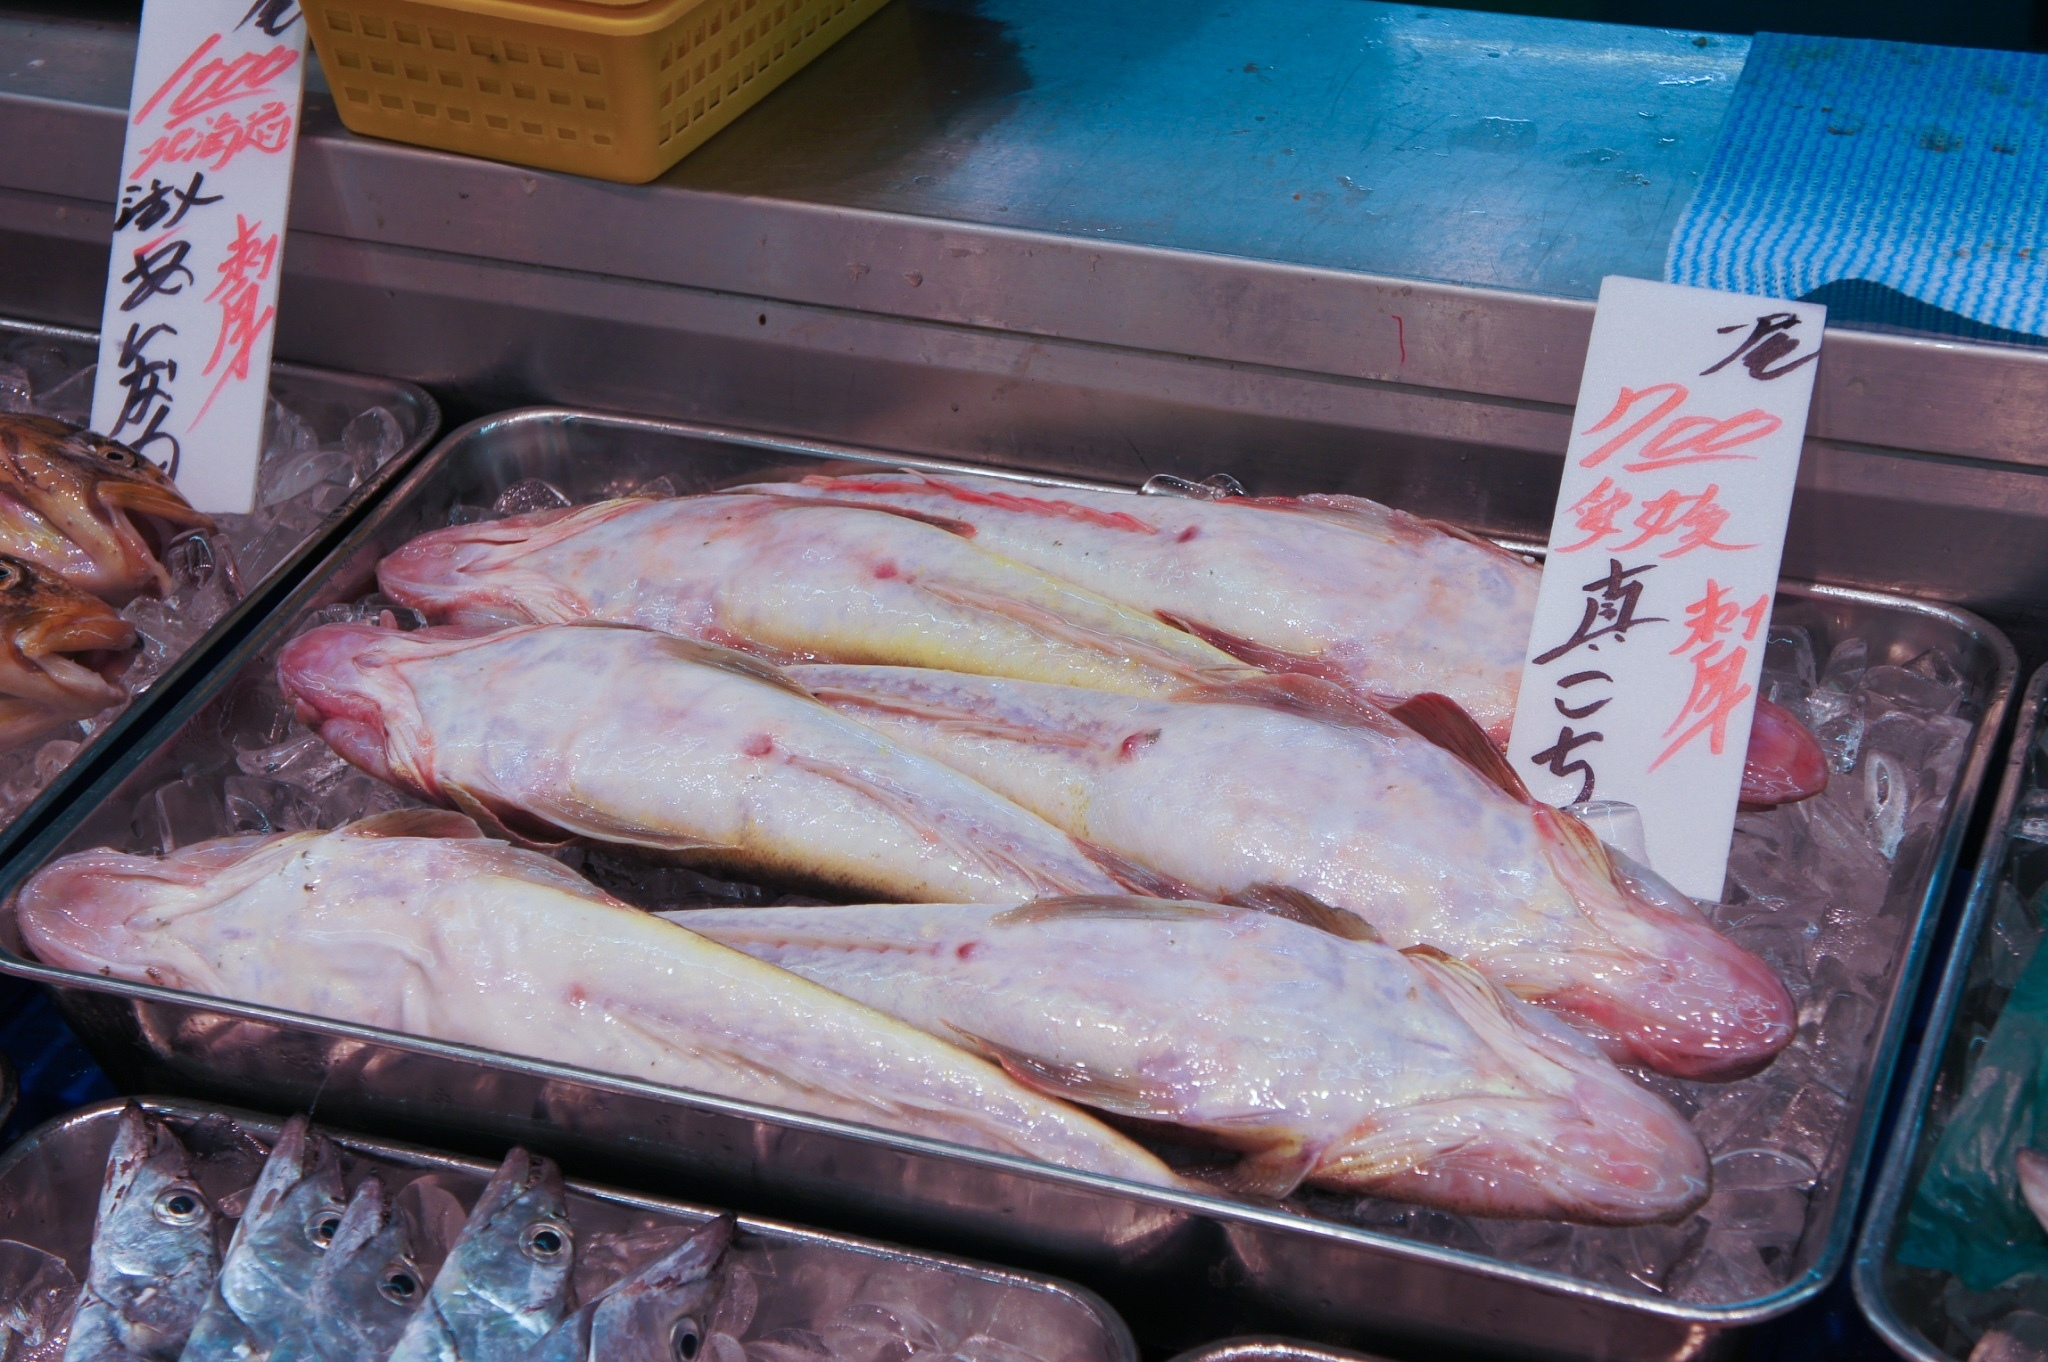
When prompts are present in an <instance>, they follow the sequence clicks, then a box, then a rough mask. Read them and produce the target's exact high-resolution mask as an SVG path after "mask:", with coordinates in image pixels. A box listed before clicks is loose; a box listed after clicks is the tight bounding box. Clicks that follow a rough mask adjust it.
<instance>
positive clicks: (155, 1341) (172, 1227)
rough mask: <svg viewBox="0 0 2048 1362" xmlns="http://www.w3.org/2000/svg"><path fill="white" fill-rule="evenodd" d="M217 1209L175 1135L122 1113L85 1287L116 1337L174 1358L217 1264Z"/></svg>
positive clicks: (132, 1107) (153, 1121)
mask: <svg viewBox="0 0 2048 1362" xmlns="http://www.w3.org/2000/svg"><path fill="white" fill-rule="evenodd" d="M218 1218H219V1217H218V1213H217V1212H216V1211H215V1209H214V1206H213V1203H212V1202H211V1201H209V1200H208V1199H207V1196H206V1193H205V1192H204V1191H202V1190H200V1186H199V1181H198V1179H197V1178H195V1177H194V1176H193V1172H192V1157H191V1155H190V1154H189V1153H187V1152H186V1149H185V1146H184V1144H183V1143H182V1142H180V1141H179V1139H178V1137H177V1135H176V1133H175V1132H173V1131H172V1130H171V1128H170V1127H169V1126H168V1125H167V1124H165V1123H164V1122H163V1121H161V1120H159V1119H157V1118H156V1117H154V1116H152V1115H150V1114H149V1113H148V1112H146V1111H144V1110H143V1109H142V1108H141V1107H140V1106H138V1105H136V1104H135V1103H132V1102H131V1103H129V1105H128V1106H127V1107H126V1108H124V1109H123V1110H122V1112H121V1117H120V1120H119V1122H118V1123H117V1124H116V1126H115V1131H114V1144H113V1148H112V1150H111V1151H110V1152H109V1153H108V1155H107V1171H106V1181H105V1182H104V1183H103V1184H102V1187H101V1190H100V1206H99V1216H98V1218H97V1220H95V1222H94V1224H93V1239H92V1265H91V1267H90V1269H89V1272H88V1277H87V1284H88V1286H89V1287H90V1288H91V1290H92V1291H93V1292H94V1293H95V1294H96V1295H97V1296H98V1297H99V1298H100V1299H101V1300H103V1301H105V1302H107V1303H108V1304H109V1305H111V1306H112V1307H113V1308H114V1310H115V1312H116V1313H117V1315H118V1317H119V1321H120V1323H119V1326H118V1330H119V1332H120V1333H121V1334H122V1335H123V1336H124V1337H123V1341H124V1342H125V1343H126V1344H127V1345H128V1346H129V1347H130V1349H131V1350H132V1351H134V1352H136V1353H139V1354H142V1355H145V1356H175V1355H176V1354H177V1352H178V1349H179V1348H180V1347H182V1346H183V1342H184V1334H185V1333H186V1332H188V1331H189V1330H190V1329H191V1327H192V1320H193V1317H194V1316H195V1315H196V1314H197V1312H198V1305H199V1302H200V1301H201V1300H202V1299H203V1298H204V1297H205V1294H206V1291H207V1289H208V1288H209V1287H210V1286H211V1285H212V1283H213V1278H214V1274H215V1272H216V1271H217V1270H218V1268H219V1266H220V1250H219V1247H218V1242H217V1240H216V1238H215V1230H216V1224H217V1221H218Z"/></svg>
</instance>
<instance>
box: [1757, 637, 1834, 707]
mask: <svg viewBox="0 0 2048 1362" xmlns="http://www.w3.org/2000/svg"><path fill="white" fill-rule="evenodd" d="M1764 674H1765V675H1766V676H1769V677H1770V678H1772V680H1773V681H1774V682H1775V681H1782V682H1784V683H1786V684H1787V685H1789V686H1790V687H1793V688H1796V689H1798V690H1799V691H1801V692H1802V693H1803V692H1805V691H1809V690H1812V689H1813V688H1814V687H1815V686H1817V685H1819V684H1820V675H1819V671H1818V669H1817V668H1816V667H1815V665H1814V660H1813V635H1811V634H1809V633H1807V632H1806V630H1804V629H1781V628H1778V627H1777V626H1775V625H1774V626H1772V628H1771V631H1770V635H1769V642H1767V643H1766V644H1765V645H1764Z"/></svg>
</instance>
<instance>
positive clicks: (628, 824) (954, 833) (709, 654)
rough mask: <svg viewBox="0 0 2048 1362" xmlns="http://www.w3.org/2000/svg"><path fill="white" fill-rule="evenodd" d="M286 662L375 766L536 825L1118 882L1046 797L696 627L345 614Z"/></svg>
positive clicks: (927, 886) (938, 870)
mask: <svg viewBox="0 0 2048 1362" xmlns="http://www.w3.org/2000/svg"><path fill="white" fill-rule="evenodd" d="M278 679H279V681H280V683H281V684H282V685H283V687H284V690H285V693H286V694H287V695H289V696H291V697H292V698H293V699H294V701H295V702H296V704H297V706H298V710H299V715H300V717H301V718H302V719H303V720H304V721H305V722H306V723H307V724H308V725H309V726H312V727H314V728H315V729H317V731H318V732H319V733H320V735H321V737H323V738H325V739H326V740H327V743H328V745H329V746H331V747H333V748H334V750H335V751H337V752H339V753H340V754H341V755H342V756H344V757H346V758H348V760H350V761H352V762H354V763H355V764H356V765H357V766H360V767H362V768H363V769H364V770H366V771H368V772H370V773H371V774H372V775H375V776H377V777H379V778H380V779H383V780H387V781H390V782H391V783H393V784H395V785H398V786H401V787H402V788H405V789H408V790H412V791H415V792H416V793H418V794H420V795H421V796H422V797H424V798H427V799H431V800H436V801H439V802H442V803H448V804H453V805H455V806H456V807H458V808H461V809H462V810H464V811H465V812H469V813H472V814H474V815H477V816H479V817H480V818H482V819H484V820H495V821H496V822H497V823H498V824H500V825H502V826H504V827H506V828H510V829H513V830H515V831H517V832H519V833H521V834H523V835H526V836H527V837H528V838H529V839H531V840H536V841H538V840H545V839H546V838H548V837H550V836H552V837H556V838H559V837H561V836H564V835H570V836H585V837H591V838H595V839H597V840H600V841H606V842H614V843H623V844H627V845H631V846H639V847H649V848H654V849H658V850H662V851H667V852H672V853H678V854H683V855H686V856H688V857H689V858H691V859H693V860H696V861H699V862H707V863H713V864H717V865H721V866H724V867H728V868H731V869H735V870H739V871H742V872H750V873H758V874H766V875H771V876H783V877H798V878H802V879H805V880H812V881H822V882H827V883H831V884H834V885H839V886H844V887H846V888H848V889H851V890H852V891H854V892H856V893H858V892H867V893H873V894H877V895H880V896H885V897H889V898H908V899H944V900H949V901H951V900H964V901H972V902H996V901H1010V902H1014V901H1016V900H1018V899H1020V898H1030V897H1033V896H1035V895H1039V894H1071V893H1080V894H1092V893H1116V892H1119V884H1120V881H1118V880H1116V879H1113V878H1112V877H1111V875H1110V874H1109V873H1108V872H1107V871H1105V870H1104V869H1103V868H1102V865H1101V864H1098V862H1097V860H1094V859H1090V854H1089V852H1088V851H1087V850H1086V849H1084V848H1082V847H1080V846H1078V845H1076V844H1075V842H1074V841H1073V840H1072V839H1071V838H1069V837H1068V836H1067V835H1066V834H1065V833H1062V832H1060V831H1059V830H1058V829H1056V828H1053V827H1051V826H1049V825H1048V824H1046V823H1045V821H1044V820H1042V819H1040V818H1039V817H1037V816H1036V815H1034V814H1030V813H1027V812H1025V811H1024V810H1023V809H1020V808H1018V807H1017V806H1016V805H1015V804H1012V803H1011V802H1010V801H1009V800H1007V799H1004V798H1003V797H1002V796H1001V795H998V794H994V793H992V792H991V791H989V790H988V789H986V788H985V787H983V786H981V785H979V784H977V783H975V782H974V781H972V780H969V779H967V778H965V777H963V776H961V775H960V774H959V773H958V772H955V771H953V770H951V769H949V768H947V767H945V766H942V765H940V764H939V763H937V762H934V761H932V760H931V759H930V758H927V757H921V756H918V755H917V754H915V753H913V752H908V751H905V750H903V749H901V748H899V747H897V746H896V745H895V744H893V743H891V742H889V741H888V740H887V739H885V738H882V737H880V736H879V735H877V734H876V733H875V732H874V731H873V730H872V729H870V728H867V727H864V726H862V725H860V724H858V723H855V722H853V721H851V720H849V719H844V718H841V717H840V716H839V715H837V714H834V713H833V712H832V711H831V710H829V709H827V708H826V707H825V706H824V705H821V704H819V703H818V702H817V701H816V700H814V699H812V698H811V697H810V696H809V695H807V694H805V693H804V692H803V691H802V689H801V688H799V687H797V686H795V685H793V684H791V683H790V682H788V681H787V680H785V679H784V678H783V677H782V676H781V675H780V674H779V673H777V672H776V671H775V670H774V669H772V668H770V667H766V666H763V665H762V664H760V663H758V662H755V661H753V660H751V659H748V658H746V657H743V656H741V655H739V654H737V653H733V652H730V651H727V650H725V649H720V648H712V647H708V646H706V645H703V644H699V643H693V642H691V641H689V640H687V639H680V638H674V637H671V636H669V635H666V634H658V633H654V632H652V631H649V630H645V629H633V628H628V627H625V626H620V625H603V624H570V625H542V626H527V627H525V628H519V629H511V630H505V631H502V632H499V633H495V634H493V633H488V632H484V633H479V632H478V631H476V630H474V629H461V628H456V629H422V630H419V631H416V632H413V633H402V632H399V631H397V630H392V629H380V628H377V627H375V626H372V625H365V624H334V625H327V626H324V627H322V628H318V629H314V630H311V631H309V632H308V633H306V634H304V635H302V636H300V637H299V638H297V639H294V640H293V641H292V642H291V643H290V644H289V645H287V646H286V648H285V649H284V651H283V653H282V654H281V655H280V657H279V659H278ZM1101 859H1102V861H1103V862H1104V863H1111V864H1113V858H1109V857H1106V856H1104V857H1102V858H1101Z"/></svg>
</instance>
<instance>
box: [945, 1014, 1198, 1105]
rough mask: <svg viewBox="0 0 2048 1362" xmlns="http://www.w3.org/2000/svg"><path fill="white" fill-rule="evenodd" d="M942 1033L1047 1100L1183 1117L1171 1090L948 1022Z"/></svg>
mask: <svg viewBox="0 0 2048 1362" xmlns="http://www.w3.org/2000/svg"><path fill="white" fill-rule="evenodd" d="M946 1029H947V1030H948V1031H951V1032H952V1033H953V1035H954V1036H955V1037H956V1038H957V1040H958V1042H959V1044H960V1045H961V1046H962V1047H963V1048H965V1049H967V1050H971V1051H973V1052H974V1053H975V1054H978V1055H980V1056H982V1057H983V1058H985V1059H988V1060H990V1061H992V1062H993V1063H995V1064H996V1065H997V1066H998V1067H1000V1068H1001V1069H1002V1071H1003V1072H1004V1073H1006V1074H1008V1075H1009V1076H1010V1077H1012V1078H1014V1079H1016V1080H1017V1081H1018V1082H1019V1083H1022V1084H1023V1085H1024V1086H1025V1087H1027V1088H1030V1089H1033V1090H1034V1091H1036V1092H1041V1093H1044V1094H1045V1095H1046V1096H1048V1097H1056V1098H1058V1099H1059V1100H1061V1101H1063V1102H1074V1103H1078V1104H1079V1105H1081V1106H1084V1107H1095V1108H1097V1109H1099V1110H1101V1111H1107V1112H1110V1113H1112V1114H1114V1115H1117V1116H1128V1117H1132V1118H1134V1119H1137V1120H1143V1121H1172V1120H1175V1119H1176V1118H1177V1117H1178V1116H1179V1115H1180V1114H1181V1104H1180V1103H1179V1102H1177V1101H1175V1100H1174V1098H1173V1095H1172V1093H1171V1092H1168V1091H1164V1090H1161V1089H1158V1088H1148V1087H1147V1086H1146V1085H1144V1084H1143V1083H1140V1082H1138V1081H1137V1080H1135V1079H1132V1078H1128V1077H1125V1076H1124V1075H1122V1074H1104V1073H1097V1072H1095V1071H1094V1070H1092V1069H1090V1068H1089V1067H1088V1066H1087V1065H1086V1064H1079V1063H1073V1064H1070V1063H1066V1062H1064V1061H1061V1060H1055V1059H1041V1058H1039V1057H1038V1056H1036V1055H1032V1054H1027V1053H1025V1052H1024V1051H1023V1050H1019V1049H1017V1048H1016V1047H1014V1046H1010V1045H1005V1044H1003V1043H1002V1042H1001V1041H994V1040H989V1039H988V1038H986V1037H984V1036H977V1035H975V1034H974V1033H973V1032H972V1031H967V1030H963V1029H961V1028H960V1027H958V1026H955V1025H953V1024H952V1023H951V1022H947V1023H946Z"/></svg>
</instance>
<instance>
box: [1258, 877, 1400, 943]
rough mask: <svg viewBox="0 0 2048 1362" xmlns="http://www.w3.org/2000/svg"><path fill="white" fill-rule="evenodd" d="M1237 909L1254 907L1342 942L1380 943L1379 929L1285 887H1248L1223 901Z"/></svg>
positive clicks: (1293, 888)
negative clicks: (1335, 937) (1337, 937)
mask: <svg viewBox="0 0 2048 1362" xmlns="http://www.w3.org/2000/svg"><path fill="white" fill-rule="evenodd" d="M1223 901H1224V902H1225V903H1228V904H1230V905H1232V906H1233V907H1238V908H1256V909H1257V910H1258V911H1260V912H1262V913H1271V914H1272V915H1273V916H1274V917H1284V918H1286V919H1287V920H1288V921H1289V922H1299V923H1300V924H1301V925H1302V926H1304V927H1314V928H1315V929H1317V930H1318V931H1324V932H1328V933H1329V934H1330V935H1331V936H1341V937H1343V938H1344V939H1345V940H1346V941H1377V942H1384V941H1385V940H1386V938H1385V937H1383V936H1381V935H1380V933H1379V929H1378V928H1377V927H1375V926H1373V925H1372V924H1371V923H1370V922H1367V921H1366V920H1365V919H1364V918H1362V917H1360V916H1359V915H1358V914H1356V913H1354V912H1352V911H1351V910H1350V909H1349V908H1339V907H1338V906H1337V905H1335V904H1334V903H1325V902H1323V901H1322V900H1321V899H1319V898H1317V897H1316V896H1315V895H1314V894H1311V893H1309V892H1308V891H1307V890H1306V889H1296V888H1295V887H1294V886H1292V885H1287V884H1248V885H1246V886H1245V887H1244V888H1242V889H1240V890H1238V891H1237V892H1236V893H1233V894H1231V895H1229V896H1228V897H1226V898H1225V899H1224V900H1223Z"/></svg>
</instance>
